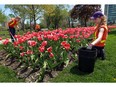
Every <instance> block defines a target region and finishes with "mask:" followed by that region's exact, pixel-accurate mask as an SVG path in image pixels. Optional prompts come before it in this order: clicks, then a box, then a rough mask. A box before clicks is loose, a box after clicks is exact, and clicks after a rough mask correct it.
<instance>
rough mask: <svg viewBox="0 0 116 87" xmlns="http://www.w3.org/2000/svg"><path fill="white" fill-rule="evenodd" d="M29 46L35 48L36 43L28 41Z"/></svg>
mask: <svg viewBox="0 0 116 87" xmlns="http://www.w3.org/2000/svg"><path fill="white" fill-rule="evenodd" d="M27 43H28V44H29V45H30V46H32V47H33V46H35V45H36V44H37V42H36V41H33V40H29V41H28V42H27Z"/></svg>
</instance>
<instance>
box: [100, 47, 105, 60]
mask: <svg viewBox="0 0 116 87" xmlns="http://www.w3.org/2000/svg"><path fill="white" fill-rule="evenodd" d="M100 55H101V59H102V60H105V51H104V47H102V48H101V50H100Z"/></svg>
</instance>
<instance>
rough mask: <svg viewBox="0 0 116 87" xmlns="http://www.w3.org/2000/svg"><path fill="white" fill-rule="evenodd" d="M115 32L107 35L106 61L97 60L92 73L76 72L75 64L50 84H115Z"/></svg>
mask: <svg viewBox="0 0 116 87" xmlns="http://www.w3.org/2000/svg"><path fill="white" fill-rule="evenodd" d="M115 40H116V30H113V31H112V32H110V33H109V37H108V40H107V43H106V44H107V45H106V48H105V50H106V56H107V58H106V60H100V59H97V61H96V63H95V68H94V72H93V73H91V74H86V73H82V72H80V71H78V69H77V62H74V63H72V64H71V65H69V66H68V67H67V68H65V69H64V70H63V71H62V72H60V73H59V75H58V76H57V77H56V78H53V79H52V80H51V81H50V82H116V53H115V52H116V41H115Z"/></svg>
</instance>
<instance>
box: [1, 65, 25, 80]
mask: <svg viewBox="0 0 116 87" xmlns="http://www.w3.org/2000/svg"><path fill="white" fill-rule="evenodd" d="M0 82H24V81H23V80H22V79H17V78H16V74H15V73H14V71H12V70H10V69H8V68H7V67H5V66H1V65H0Z"/></svg>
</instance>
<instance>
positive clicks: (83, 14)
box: [70, 5, 101, 27]
mask: <svg viewBox="0 0 116 87" xmlns="http://www.w3.org/2000/svg"><path fill="white" fill-rule="evenodd" d="M100 7H101V5H75V6H74V8H73V9H72V11H71V14H70V15H71V18H73V19H77V18H78V19H79V20H80V22H81V25H82V26H83V25H84V26H85V27H86V26H87V21H88V19H89V18H90V17H91V16H92V14H93V13H94V12H95V11H100V10H101V9H100Z"/></svg>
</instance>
